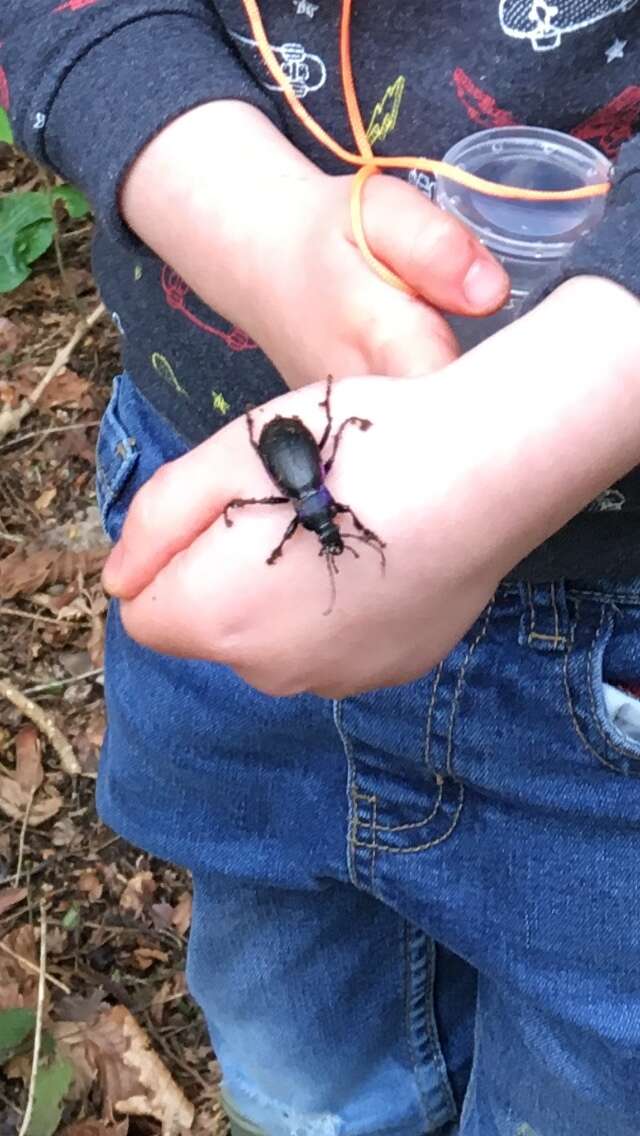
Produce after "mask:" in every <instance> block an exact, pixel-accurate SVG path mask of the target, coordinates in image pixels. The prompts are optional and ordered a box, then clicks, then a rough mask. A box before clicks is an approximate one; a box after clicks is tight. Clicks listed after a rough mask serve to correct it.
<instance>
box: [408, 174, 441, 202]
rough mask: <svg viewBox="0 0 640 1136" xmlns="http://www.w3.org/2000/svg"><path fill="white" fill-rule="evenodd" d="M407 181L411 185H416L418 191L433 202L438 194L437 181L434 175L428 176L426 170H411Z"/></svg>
mask: <svg viewBox="0 0 640 1136" xmlns="http://www.w3.org/2000/svg"><path fill="white" fill-rule="evenodd" d="M407 180H408V182H409V185H415V187H416V189H419V190H420V192H421V193H424V194H425V195H426V196H427V197H428V198H429V200H430V201H433V199H434V197H435V193H436V179H435V178H434V176H433V174H428V173H427V172H426V170H409V176H408V178H407Z"/></svg>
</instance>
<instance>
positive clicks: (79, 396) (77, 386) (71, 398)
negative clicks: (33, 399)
mask: <svg viewBox="0 0 640 1136" xmlns="http://www.w3.org/2000/svg"><path fill="white" fill-rule="evenodd" d="M90 387H91V383H90V382H89V380H88V379H81V378H80V375H77V374H76V372H75V371H71V370H70V369H69V368H68V367H66V368H65V370H64V371H60V374H59V375H56V377H55V379H52V380H51V382H50V384H49V386H48V387H47V389H46V391H45V392H44V394H43V395H42V398H41V399H40V401H39V404H38V405H39V406H40V407H41V409H43V410H50V409H51V407H53V406H85V405H86V396H87V394H88V392H89V389H90Z"/></svg>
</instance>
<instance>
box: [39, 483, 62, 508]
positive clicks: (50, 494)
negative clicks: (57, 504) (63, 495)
mask: <svg viewBox="0 0 640 1136" xmlns="http://www.w3.org/2000/svg"><path fill="white" fill-rule="evenodd" d="M57 493H58V490H57V489H56V487H55V485H50V486H49V488H48V489H43V491H42V493H41V494H40V496H39V497H38V499H37V500H36V501H35V507H36V509H37V510H38V512H39V513H46V511H47V509H48V508H49V505H50V504H51V502H52V501H54V500H55V498H56V495H57Z"/></svg>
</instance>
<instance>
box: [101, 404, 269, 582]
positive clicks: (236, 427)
mask: <svg viewBox="0 0 640 1136" xmlns="http://www.w3.org/2000/svg"><path fill="white" fill-rule="evenodd" d="M255 413H258V412H255ZM249 477H250V478H251V484H252V485H253V484H255V486H256V490H257V491H258V492H259V491H261V487H263V488H264V491H265V492H268V489H269V487H270V486H271V483H270V481H269V479H268V477H267V475H266V473H265V471H264V469H263V468H262V466H261V465H260V463H259V462H258V461H257V455H256V454H255V452H254V450H253V449H252V447H251V445H250V440H249V437H248V434H247V426H246V422H245V421H244V420H243V419H238V420H237V421H236V422H233V423H230V424H229V426H227V427H225V428H224V429H223V430H221V431H220V432H219V433H217V434H216V435H214V437H213V438H209V439H208V440H207V441H206V442H202V443H201V444H200V445H199V446H196V448H195V449H193V450H190V451H189V453H187V454H185V455H184V457H180V458H177V459H176V460H175V461H171V462H167V463H166V465H163V466H161V467H160V469H158V470H157V471H156V473H154V474H153V476H152V477H151V478H150V479H149V481H147V482H146V484H145V485H143V486H142V488H141V489H140V490H138V493H137V494H136V496H135V497H134V499H133V501H132V503H131V506H130V508H129V512H128V514H127V518H126V520H125V523H124V528H123V530H122V535H121V537H120V540H119V541H118V543H117V544H116V545H115V547H114V548H113V550H112V552H111V555H110V556H109V558H108V560H107V562H106V564H105V566H104V570H103V575H102V580H103V584H104V587H105V590H106V591H107V592H109V593H110V594H111V595H113V596H117V597H118V598H120V599H131V598H132V597H133V596H136V595H138V593H139V592H140V591H142V589H143V588H145V587H146V586H147V585H148V584H149V583H150V582H151V581H152V580H153V579H154V577H155V576H156V575H157V573H158V572H159V571H160V570H161V569H162V568H164V567H165V565H166V564H168V563H169V561H170V560H171V559H172V558H173V557H174V556H175V555H176V554H177V553H178V552H181V551H182V550H183V549H184V548H187V547H188V546H189V545H190V544H191V543H192V542H193V541H194V540H195V539H196V537H197V536H199V535H200V533H202V532H204V531H205V529H207V528H208V527H209V526H210V525H211V524H212V523H213V522H214V521H215V520H216V518H217V517H219V515H220V513H221V512H222V510H223V509H224V507H225V505H226V504H227V503H228V502H229V501H230V500H231V499H232V498H233V497H236V496H238V495H240V493H241V490H242V487H243V486H246V484H247V481H248V480H249Z"/></svg>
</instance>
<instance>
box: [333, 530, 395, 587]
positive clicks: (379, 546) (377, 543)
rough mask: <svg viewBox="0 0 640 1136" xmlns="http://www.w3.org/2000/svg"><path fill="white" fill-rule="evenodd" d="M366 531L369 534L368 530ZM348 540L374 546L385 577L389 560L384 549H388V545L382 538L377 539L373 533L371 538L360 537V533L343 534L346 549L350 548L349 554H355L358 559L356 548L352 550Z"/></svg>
mask: <svg viewBox="0 0 640 1136" xmlns="http://www.w3.org/2000/svg"><path fill="white" fill-rule="evenodd" d="M366 531H367V532H369V530H368V529H367V530H366ZM348 540H361V541H362V543H363V544H370V545H371V546H372V548H375V550H376V552H377V553H378V556H379V557H380V568H381V569H382V574H383V576H384V573H385V569H386V567H387V558H386V556H385V554H384V549H385V548H386V545H385V543H384V541H382V540H380V538H379V537H377V536H376V535H375V533H371V534H370V536H363V535H358V533H343V534H342V542H343V544H344V546H345V548H348V549H349V552H353V553H355V555H356V557H357V555H358V554H357V552H356V550H355V548H351V547H350V545H348V544H347V541H348Z"/></svg>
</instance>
